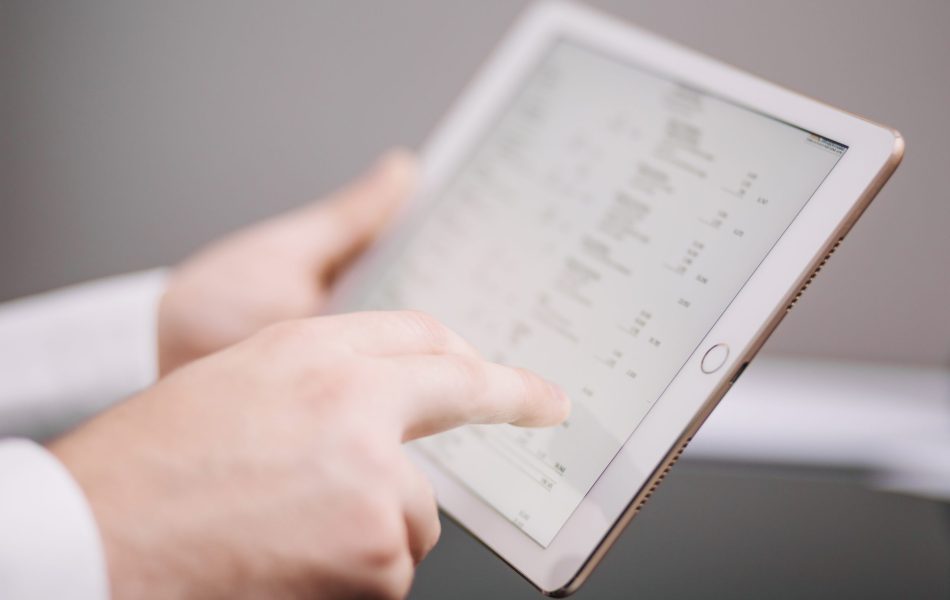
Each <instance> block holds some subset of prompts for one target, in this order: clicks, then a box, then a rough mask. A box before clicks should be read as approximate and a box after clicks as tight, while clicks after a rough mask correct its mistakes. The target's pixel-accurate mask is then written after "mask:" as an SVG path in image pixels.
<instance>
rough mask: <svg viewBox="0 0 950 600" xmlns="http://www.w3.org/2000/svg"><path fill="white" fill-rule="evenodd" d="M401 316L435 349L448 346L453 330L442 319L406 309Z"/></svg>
mask: <svg viewBox="0 0 950 600" xmlns="http://www.w3.org/2000/svg"><path fill="white" fill-rule="evenodd" d="M399 315H400V318H401V319H402V320H403V322H404V323H405V325H406V326H407V327H408V328H409V329H410V331H412V332H413V333H415V334H417V335H419V336H420V337H421V338H422V340H423V341H424V342H425V343H426V345H428V346H431V347H432V348H435V349H439V350H441V349H444V348H446V347H448V345H449V340H450V339H451V336H452V334H451V332H450V331H449V329H448V327H446V326H445V325H443V324H442V322H441V321H439V320H438V319H436V318H435V317H433V316H432V315H430V314H429V313H425V312H422V311H418V310H406V311H401V312H400V313H399Z"/></svg>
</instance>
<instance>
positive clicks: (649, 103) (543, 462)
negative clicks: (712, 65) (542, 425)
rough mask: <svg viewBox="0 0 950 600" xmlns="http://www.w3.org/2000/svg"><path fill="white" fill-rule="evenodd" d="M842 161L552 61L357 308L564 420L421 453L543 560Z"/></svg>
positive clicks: (726, 115) (428, 444)
mask: <svg viewBox="0 0 950 600" xmlns="http://www.w3.org/2000/svg"><path fill="white" fill-rule="evenodd" d="M844 151H845V147H844V146H841V145H839V144H837V143H835V142H832V141H830V140H827V139H825V138H821V137H819V136H816V135H813V134H810V133H808V132H805V131H803V130H801V129H798V128H795V127H792V126H790V125H788V124H785V123H782V122H779V121H777V120H774V119H772V118H769V117H766V116H763V115H761V114H758V113H756V112H753V111H750V110H747V109H745V108H741V107H739V106H736V105H734V104H731V103H728V102H725V101H723V100H720V99H717V98H715V97H712V96H709V95H706V94H703V93H701V92H698V91H696V90H693V89H690V88H687V87H684V86H682V85H680V84H677V83H675V82H672V81H669V80H667V79H664V78H661V77H658V76H656V75H653V74H650V73H648V72H645V71H643V70H640V69H638V68H635V67H631V66H630V65H625V64H622V63H620V62H618V61H616V60H613V59H611V58H608V57H606V56H603V55H600V54H597V53H595V52H592V51H590V50H587V49H585V48H582V47H579V46H575V45H572V44H569V43H563V42H562V43H558V44H557V45H555V46H553V47H552V49H551V51H550V52H549V53H548V54H547V55H546V56H545V57H544V58H543V60H542V61H541V62H540V64H539V65H538V66H537V67H536V69H535V70H534V71H533V72H532V73H531V74H530V76H529V77H528V78H527V79H526V81H525V83H524V85H523V86H522V88H521V89H520V90H518V92H517V94H516V95H515V96H514V98H513V99H512V101H511V102H510V103H509V105H508V106H507V107H506V109H505V110H504V111H503V112H502V113H501V114H500V115H498V118H497V119H496V121H495V123H494V125H493V126H492V127H491V128H490V130H489V132H488V134H487V135H486V136H485V137H484V138H483V139H482V140H481V141H480V142H479V143H478V144H477V146H476V147H475V149H474V151H473V153H472V155H471V156H470V158H469V159H468V160H467V161H466V162H465V163H464V165H463V166H462V168H461V169H460V170H459V171H458V172H457V173H456V174H455V176H454V177H453V178H452V179H451V180H450V181H449V183H448V184H447V185H446V186H445V188H444V189H442V190H441V191H440V192H439V194H438V195H437V197H434V198H431V199H430V200H429V201H430V202H431V204H430V206H429V207H428V208H427V209H426V210H425V211H423V213H424V215H423V216H422V217H420V221H419V222H418V223H417V224H416V227H415V229H414V230H413V231H412V234H411V236H409V237H408V238H407V241H406V243H405V244H404V245H403V247H402V249H401V250H400V251H399V252H397V253H395V254H394V255H393V256H392V257H391V263H390V264H389V266H388V267H387V269H386V270H385V271H384V273H383V275H382V277H380V278H379V279H378V280H376V282H375V283H374V284H372V285H371V287H370V289H368V290H367V291H366V293H365V295H364V296H362V301H361V304H360V308H367V309H369V308H373V309H377V308H378V309H393V308H414V309H420V310H424V311H427V312H429V313H432V314H433V315H435V316H437V317H439V318H440V319H442V320H443V321H444V322H445V323H446V324H448V325H449V326H450V327H452V328H453V329H455V330H456V331H458V332H460V333H461V334H462V335H464V336H465V337H466V338H468V339H469V340H470V341H471V342H472V343H473V344H475V346H476V347H478V348H479V349H480V350H481V351H482V352H483V353H484V354H485V355H486V356H487V357H489V358H491V359H493V360H496V361H499V362H503V363H508V364H513V365H518V366H524V367H528V368H530V369H533V370H535V371H537V372H538V373H540V374H542V375H543V376H545V377H547V378H549V379H551V380H553V381H556V382H557V383H559V384H560V385H562V386H563V387H564V389H565V390H566V391H567V392H568V394H569V395H570V396H571V398H572V400H573V412H572V415H571V417H570V419H569V421H568V422H567V423H565V424H564V425H562V426H558V427H553V428H548V429H533V430H532V429H521V428H517V427H513V426H509V425H501V426H469V427H465V428H462V429H459V430H455V431H451V432H448V433H445V434H442V435H438V436H435V437H433V438H429V439H426V440H422V441H420V442H418V443H419V444H420V446H421V447H422V449H423V450H424V451H425V452H426V453H427V454H428V455H429V456H431V457H432V458H433V459H434V460H436V461H437V462H438V463H440V464H441V465H442V467H443V468H444V469H445V470H447V471H448V472H449V473H451V474H452V475H453V476H454V477H456V478H458V480H460V481H461V482H462V483H463V484H464V485H466V486H468V487H469V488H470V489H471V490H472V491H473V492H474V493H476V494H477V495H478V496H480V497H481V498H482V499H484V500H485V501H486V502H487V503H489V504H490V505H491V506H492V507H494V508H495V509H496V510H497V511H499V512H500V513H501V514H503V515H504V516H505V517H507V518H508V519H509V520H511V522H512V523H514V524H515V525H516V526H518V527H519V528H521V529H522V530H523V531H524V532H525V533H527V534H528V535H529V536H531V538H533V539H534V540H535V541H536V542H538V543H539V544H541V545H543V546H547V545H548V544H549V543H550V542H551V540H552V539H553V537H554V536H555V535H556V534H557V532H558V530H559V529H560V528H561V526H562V525H563V524H564V522H565V521H566V520H567V518H568V517H569V516H570V514H571V513H572V512H573V511H574V509H575V508H576V507H577V505H578V504H579V502H580V501H581V499H582V498H583V497H584V495H585V494H586V493H587V492H588V491H589V490H590V488H591V486H592V485H593V484H594V482H595V480H596V479H597V477H598V476H599V475H600V474H601V473H602V472H603V470H604V469H605V468H606V466H607V464H608V463H609V462H610V460H611V459H612V458H613V457H614V455H615V454H616V453H617V451H618V450H619V449H620V447H621V446H622V445H623V443H624V442H625V441H626V440H627V438H628V437H629V436H630V435H631V433H632V432H633V431H634V429H636V427H637V425H638V424H639V423H640V421H641V420H642V419H643V417H644V416H645V415H646V414H647V412H648V411H649V410H650V407H651V406H653V404H654V403H655V402H656V401H657V399H658V398H659V397H660V395H661V394H662V392H663V390H664V389H665V388H666V387H667V385H668V384H669V383H670V381H671V380H672V379H673V377H674V376H675V374H676V372H677V371H678V370H679V369H680V368H681V367H682V365H683V364H684V363H685V361H686V360H687V358H688V357H689V356H690V354H691V353H692V352H693V351H694V350H695V349H696V347H697V345H698V344H699V343H700V341H701V340H702V338H703V337H704V336H705V335H706V333H707V332H708V331H709V330H710V329H711V327H712V326H713V324H714V323H715V321H716V319H717V318H718V317H719V316H720V315H721V314H722V313H723V311H724V310H725V308H726V307H727V305H728V304H729V302H730V301H731V300H732V299H733V297H734V296H735V295H736V293H737V292H738V291H739V289H740V288H741V287H742V285H743V284H744V282H745V281H746V280H747V279H748V278H749V276H750V275H751V274H752V272H753V271H754V270H755V268H756V266H757V265H758V264H759V263H760V262H761V261H762V259H763V258H764V257H765V255H766V254H767V252H768V251H769V249H770V248H771V247H772V246H773V245H774V244H775V242H776V241H777V240H778V238H779V237H780V235H781V234H782V232H783V231H784V230H785V228H786V227H788V225H789V224H790V223H791V221H792V220H793V218H794V217H795V215H796V214H797V213H798V212H799V211H800V210H801V208H802V207H803V206H804V204H805V202H806V201H807V200H808V199H809V197H810V196H811V195H812V194H813V192H814V191H815V189H816V188H817V187H818V185H819V184H820V183H821V181H822V180H823V179H824V177H825V176H826V175H827V174H828V173H829V171H830V170H831V169H832V168H833V167H834V165H835V163H836V162H837V160H838V159H839V158H840V157H841V155H842V154H843V153H844Z"/></svg>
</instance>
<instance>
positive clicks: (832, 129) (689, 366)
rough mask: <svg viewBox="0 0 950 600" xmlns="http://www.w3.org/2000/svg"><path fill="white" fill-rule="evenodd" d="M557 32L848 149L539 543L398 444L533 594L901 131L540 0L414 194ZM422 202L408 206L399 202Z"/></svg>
mask: <svg viewBox="0 0 950 600" xmlns="http://www.w3.org/2000/svg"><path fill="white" fill-rule="evenodd" d="M559 39H563V40H569V41H572V42H575V43H578V44H581V45H583V46H585V47H589V48H593V49H597V50H600V51H603V52H606V53H609V54H610V55H611V56H613V57H615V58H617V59H618V60H622V61H628V62H630V63H632V64H636V65H639V66H642V67H644V68H646V69H649V70H651V71H653V72H657V73H660V74H662V75H664V76H667V77H669V78H670V79H673V80H676V81H679V82H682V83H684V84H686V85H689V86H691V87H693V88H697V89H700V90H702V91H705V92H708V93H710V94H712V95H715V96H718V97H720V98H723V99H725V100H729V101H731V102H734V103H736V104H738V105H740V106H743V107H746V108H749V109H751V110H754V111H757V112H760V113H763V114H765V115H768V116H771V117H774V118H776V119H779V120H781V121H784V122H787V123H789V124H792V125H795V126H797V127H800V128H802V129H805V130H808V131H811V132H814V133H817V134H818V135H821V136H823V137H826V138H829V139H832V140H835V141H837V142H839V143H842V144H844V145H846V146H848V151H847V152H846V153H845V154H844V156H842V158H841V159H840V160H839V162H838V164H837V165H836V166H835V167H834V169H833V170H832V171H831V173H830V174H829V175H828V177H827V178H826V179H825V180H824V182H823V183H822V184H821V185H820V187H819V188H818V190H817V191H816V192H815V194H814V195H813V196H812V198H811V199H810V200H809V201H808V202H807V204H806V205H805V207H804V208H803V209H802V211H801V212H800V214H799V215H798V216H797V217H796V218H795V220H794V221H793V222H792V223H791V225H790V226H789V227H788V229H787V230H786V232H785V233H784V234H783V235H782V237H781V238H780V239H779V240H778V242H777V243H776V244H775V246H774V247H773V248H772V250H771V251H770V252H769V253H768V255H767V256H766V257H765V259H764V260H763V262H762V263H761V265H760V266H759V267H758V268H757V269H756V271H755V272H754V273H753V275H752V277H751V278H750V279H749V280H748V282H747V283H746V284H745V285H744V286H743V288H742V289H741V290H740V291H739V293H738V294H737V296H736V297H735V299H734V300H733V301H732V302H731V303H730V305H729V307H728V308H727V309H726V311H725V312H724V313H723V315H722V316H721V317H720V318H719V320H718V321H717V322H716V323H715V325H714V326H713V327H712V329H711V330H710V331H709V332H708V334H707V335H706V336H705V338H704V339H703V341H702V342H701V343H700V344H699V346H698V347H697V348H696V350H695V351H694V353H693V354H692V355H691V356H690V357H689V359H688V360H687V361H686V364H685V365H684V367H683V368H682V370H681V371H680V372H679V373H678V374H677V376H676V377H675V378H674V380H673V381H672V383H671V384H670V386H669V387H668V388H667V389H666V391H665V392H664V393H663V394H662V396H661V397H660V398H659V399H658V400H657V402H656V403H655V405H654V407H653V408H652V409H651V411H650V412H649V414H648V415H647V416H646V417H645V418H644V419H643V421H642V422H641V424H640V425H639V427H638V428H637V430H636V431H635V433H634V434H633V435H632V436H631V438H630V439H629V440H628V441H627V443H626V444H625V445H624V446H623V448H622V449H621V450H620V452H619V453H618V454H617V456H616V457H615V458H614V460H613V461H612V462H611V463H610V465H609V466H608V467H607V469H606V470H605V471H604V473H603V474H602V475H601V477H600V478H599V479H598V480H597V482H596V483H595V484H594V486H593V488H592V489H591V490H590V492H589V493H588V494H587V495H586V496H585V498H584V500H583V501H582V502H581V504H580V506H578V508H577V510H576V511H575V512H574V513H573V515H572V516H571V517H570V518H569V519H568V521H567V522H566V523H565V524H564V526H563V528H562V529H561V530H560V532H559V533H558V534H557V536H555V538H554V540H553V541H552V542H551V544H550V545H549V546H548V547H547V548H542V547H541V546H540V545H539V544H537V543H536V542H534V541H533V540H532V539H531V538H529V537H528V536H527V535H526V534H524V533H523V532H522V531H520V530H519V529H518V528H517V527H515V526H514V525H513V524H512V523H511V522H510V521H508V520H507V519H505V518H504V517H502V516H501V515H500V514H499V513H498V512H496V511H495V510H494V509H492V508H491V507H490V506H489V505H488V504H486V503H485V502H484V501H483V500H481V499H480V498H478V497H477V496H476V495H475V494H473V493H472V492H471V491H469V490H468V489H467V488H465V487H464V486H463V485H462V484H461V483H459V482H458V481H457V480H456V479H454V478H453V477H452V476H450V475H449V474H447V473H445V472H444V471H442V470H441V469H440V468H439V467H438V466H437V465H436V464H435V463H434V462H433V461H431V460H430V459H428V458H427V457H426V456H425V454H423V453H421V452H418V451H415V450H414V449H412V448H410V453H411V454H412V455H413V458H414V460H415V461H416V462H417V464H418V465H419V466H420V468H422V469H423V470H424V471H425V472H426V474H427V475H428V476H429V477H430V479H431V480H432V482H433V485H434V487H435V489H436V492H437V495H438V498H439V503H440V505H441V507H442V508H443V510H444V511H445V512H446V513H447V514H449V515H450V516H451V517H452V518H453V519H454V520H456V521H457V522H458V523H459V524H461V525H462V526H463V527H464V528H465V529H467V530H468V531H470V532H471V533H472V534H473V535H474V536H475V537H476V538H478V539H479V540H481V541H482V542H483V543H484V544H485V545H486V546H488V547H489V548H490V549H491V550H492V551H494V552H495V553H496V554H498V555H499V556H500V557H501V558H502V559H504V560H505V561H506V562H508V563H509V564H510V565H511V566H512V567H513V568H514V569H516V570H517V571H518V572H519V573H521V574H522V575H523V576H524V577H525V578H527V579H528V580H529V581H530V582H531V583H532V584H534V585H535V586H537V587H538V588H539V589H540V590H542V591H543V592H544V593H547V594H552V595H566V594H568V593H570V592H572V591H574V590H576V589H577V587H579V585H580V584H581V583H582V582H583V581H584V580H585V579H586V577H587V575H589V573H590V572H591V570H592V569H593V567H594V566H595V565H596V563H597V562H598V561H599V560H600V558H601V557H602V556H603V554H604V553H605V552H606V550H607V548H609V546H610V544H611V543H612V542H613V541H614V539H616V537H617V535H619V533H620V531H622V529H623V527H624V526H625V525H626V523H627V522H628V521H629V520H630V519H631V518H632V516H633V515H634V514H635V512H636V510H638V509H639V506H640V505H642V503H643V502H645V501H646V499H647V498H648V497H649V495H650V494H651V493H652V491H653V489H655V486H656V485H657V484H658V483H659V481H660V480H661V479H662V477H663V475H664V474H665V473H666V471H667V470H668V469H669V467H670V466H672V463H673V462H675V460H676V458H678V456H679V454H680V453H681V452H682V449H683V447H684V446H685V444H686V443H687V442H688V440H689V439H690V438H691V437H692V435H693V433H694V432H695V431H696V430H697V429H698V427H699V426H700V425H701V424H702V422H703V421H704V420H705V418H706V416H708V414H709V412H711V410H712V409H713V408H714V407H715V405H716V403H718V401H719V399H720V398H721V397H722V395H723V394H724V393H725V392H726V390H727V389H728V387H729V385H730V381H731V380H732V379H733V378H734V376H735V375H736V374H737V372H738V371H739V370H740V368H741V367H742V366H743V365H744V364H746V363H747V362H748V361H749V360H751V358H752V357H753V356H754V354H755V352H756V351H758V349H759V347H760V346H761V345H762V343H763V342H764V341H765V339H766V338H767V337H768V336H769V334H770V333H771V332H772V330H773V329H774V328H775V327H776V325H778V323H779V321H780V320H781V318H782V317H783V316H784V315H785V314H786V312H787V310H788V309H790V308H791V305H792V304H793V303H794V299H796V294H799V293H800V291H801V290H802V289H803V287H804V286H805V285H807V283H808V282H809V281H810V278H811V277H813V274H814V273H815V272H816V270H817V268H820V264H822V261H823V260H825V259H826V257H827V256H828V255H829V254H830V252H831V251H833V249H834V248H835V247H836V245H837V243H839V242H840V240H841V239H842V238H843V237H844V235H845V233H847V231H848V230H849V229H850V228H851V226H852V225H853V223H854V222H855V220H856V219H857V218H858V217H859V216H860V214H861V213H862V212H863V210H864V209H865V208H866V207H867V205H868V203H869V202H870V200H871V199H872V198H873V196H874V195H875V194H876V193H877V191H878V190H879V189H880V187H881V186H882V185H883V183H884V182H885V181H886V180H887V178H888V177H889V176H890V174H891V173H892V172H893V170H894V169H895V168H896V167H897V164H898V163H899V162H900V159H901V156H902V153H903V141H902V138H901V137H900V135H899V134H898V133H897V132H896V131H893V130H891V129H888V128H886V127H883V126H881V125H878V124H875V123H871V122H869V121H867V120H864V119H862V118H860V117H857V116H854V115H851V114H849V113H845V112H843V111H840V110H838V109H835V108H832V107H830V106H827V105H825V104H822V103H820V102H818V101H816V100H813V99H810V98H807V97H805V96H802V95H800V94H797V93H794V92H791V91H789V90H786V89H783V88H781V87H778V86H776V85H774V84H771V83H768V82H766V81H763V80H761V79H759V78H757V77H755V76H753V75H750V74H747V73H744V72H741V71H739V70H738V69H736V68H734V67H731V66H729V65H726V64H723V63H721V62H718V61H716V60H714V59H711V58H709V57H706V56H703V55H701V54H699V53H697V52H694V51H692V50H689V49H687V48H684V47H682V46H679V45H677V44H674V43H672V42H670V41H667V40H664V39H662V38H660V37H658V36H656V35H654V34H651V33H649V32H646V31H643V30H641V29H638V28H636V27H634V26H631V25H629V24H625V23H622V22H620V21H617V20H615V19H613V18H611V17H608V16H606V15H603V14H600V13H598V12H595V11H593V10H591V9H588V8H586V7H582V6H579V5H575V4H573V3H569V2H563V1H554V2H542V3H539V4H537V5H535V6H533V7H532V8H530V9H529V10H528V11H526V13H525V14H524V15H522V17H521V18H520V19H519V21H518V23H517V25H516V26H515V27H514V28H513V31H512V32H511V33H510V34H509V35H508V36H507V37H506V38H505V40H503V42H502V43H501V45H500V46H499V47H498V49H497V50H496V51H495V53H494V54H493V55H492V57H491V58H490V60H489V61H488V62H487V63H486V65H485V66H484V67H483V68H482V70H481V71H480V73H479V74H478V76H477V77H476V78H475V80H474V81H473V82H472V84H471V85H470V86H469V87H468V89H467V90H466V91H465V92H464V94H463V95H462V96H461V98H460V99H459V101H458V102H457V103H456V105H455V107H454V108H453V109H452V110H451V111H450V113H449V114H448V116H447V117H446V118H445V119H444V120H443V122H442V123H441V125H440V126H439V127H438V128H437V130H436V131H435V133H434V135H433V136H432V137H431V138H430V140H429V141H428V143H427V144H426V146H425V148H424V150H423V153H422V165H423V172H422V181H421V189H420V192H419V194H417V198H426V197H431V196H433V194H432V192H433V191H435V190H438V189H439V188H440V187H441V186H442V185H443V183H445V182H446V180H447V179H448V178H449V177H451V176H452V175H453V174H454V173H455V172H456V170H457V169H458V166H459V164H461V162H463V161H464V160H466V159H467V157H468V156H469V150H470V149H471V147H472V144H473V143H475V142H477V140H479V139H480V138H481V135H482V133H483V131H484V129H485V128H486V127H488V126H490V125H491V123H492V122H493V117H494V116H495V115H496V114H497V112H498V111H500V110H502V109H503V108H504V107H505V106H506V104H507V102H508V100H509V98H510V97H511V95H512V93H513V92H514V90H516V89H517V88H518V86H519V85H520V84H521V83H522V82H523V80H524V77H525V76H526V75H527V74H528V73H529V72H530V71H531V70H532V69H533V68H534V66H535V65H536V64H537V62H538V61H539V60H540V58H541V56H542V55H543V54H544V53H545V52H547V51H548V50H549V49H550V47H551V46H552V44H553V43H554V42H555V41H556V40H559ZM419 208H421V207H419V206H410V207H408V208H407V213H411V212H412V211H413V210H417V209H419ZM398 231H399V224H398V223H397V224H396V225H395V226H394V231H392V232H391V233H392V235H389V236H386V237H385V238H384V239H383V241H382V242H381V243H379V244H377V245H376V246H375V247H374V248H373V250H372V251H371V252H369V253H368V255H367V256H366V257H365V258H364V259H362V260H361V261H360V264H359V265H356V267H355V268H354V269H352V270H351V272H350V273H349V274H348V275H347V276H346V277H345V278H344V280H343V281H341V282H340V286H339V291H338V293H337V294H336V296H335V298H334V299H333V303H332V307H333V308H334V309H345V308H346V306H347V299H348V298H349V297H350V296H349V293H350V292H351V291H352V290H353V289H354V288H357V287H359V282H360V281H366V280H367V278H368V277H372V274H373V271H374V268H376V265H378V261H379V260H382V259H383V257H385V255H386V254H387V251H388V250H389V249H390V248H391V247H392V243H394V241H395V239H396V238H397V237H398V235H396V234H397V233H398ZM717 343H726V344H728V346H729V348H730V352H729V356H728V358H727V359H726V363H725V364H724V365H723V367H722V368H720V369H719V370H717V371H716V372H715V373H712V374H706V373H703V372H702V370H701V369H700V361H701V359H702V356H703V354H704V353H705V352H706V350H708V349H709V348H710V347H712V346H713V345H715V344H717Z"/></svg>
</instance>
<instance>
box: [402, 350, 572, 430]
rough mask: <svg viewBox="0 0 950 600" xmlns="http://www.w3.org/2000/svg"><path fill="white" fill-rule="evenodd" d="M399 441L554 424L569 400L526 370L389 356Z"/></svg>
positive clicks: (467, 360) (448, 358) (464, 359)
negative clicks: (492, 426) (486, 426)
mask: <svg viewBox="0 0 950 600" xmlns="http://www.w3.org/2000/svg"><path fill="white" fill-rule="evenodd" d="M391 360H393V361H394V362H395V363H396V365H397V369H396V373H397V374H398V375H397V377H398V379H399V385H398V386H394V387H397V389H398V390H400V393H399V394H398V399H397V402H398V408H399V412H400V413H401V418H402V432H403V440H404V441H407V440H411V439H415V438H418V437H422V436H426V435H432V434H434V433H439V432H441V431H445V430H447V429H451V428H453V427H458V426H460V425H465V424H467V423H512V424H514V425H521V426H526V427H544V426H551V425H557V424H558V423H560V422H562V421H564V419H566V418H567V415H568V412H569V411H570V400H569V399H568V397H567V395H566V394H565V393H564V392H563V390H561V388H560V387H558V386H557V385H555V384H554V383H551V382H549V381H547V380H545V379H543V378H541V377H540V376H538V375H536V374H535V373H532V372H531V371H528V370H526V369H519V368H516V367H507V366H504V365H499V364H496V363H491V362H488V361H485V360H482V359H480V358H476V357H472V356H464V355H458V354H445V355H428V356H400V357H394V358H392V359H391Z"/></svg>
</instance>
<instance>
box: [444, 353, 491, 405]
mask: <svg viewBox="0 0 950 600" xmlns="http://www.w3.org/2000/svg"><path fill="white" fill-rule="evenodd" d="M447 364H448V365H450V367H451V368H452V369H453V370H454V371H455V376H456V377H458V379H459V381H460V383H461V384H462V386H463V387H464V388H465V389H466V390H467V391H468V392H470V394H471V395H472V396H473V397H481V396H482V395H483V393H484V391H485V388H486V387H487V385H488V374H487V373H486V372H485V366H484V364H483V363H482V362H481V361H479V360H476V359H473V358H468V357H466V356H451V357H448V358H447Z"/></svg>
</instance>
